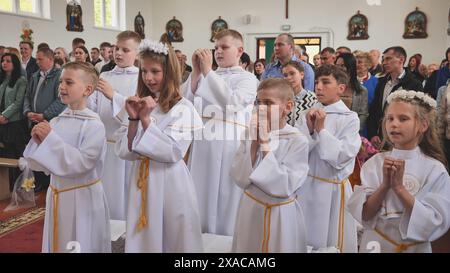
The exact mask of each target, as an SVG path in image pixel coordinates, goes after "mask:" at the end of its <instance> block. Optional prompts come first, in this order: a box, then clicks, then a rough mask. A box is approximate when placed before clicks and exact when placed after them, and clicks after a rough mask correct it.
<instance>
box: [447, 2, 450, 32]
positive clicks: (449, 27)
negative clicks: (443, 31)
mask: <svg viewBox="0 0 450 273" xmlns="http://www.w3.org/2000/svg"><path fill="white" fill-rule="evenodd" d="M447 35H449V36H450V8H449V9H448V28H447Z"/></svg>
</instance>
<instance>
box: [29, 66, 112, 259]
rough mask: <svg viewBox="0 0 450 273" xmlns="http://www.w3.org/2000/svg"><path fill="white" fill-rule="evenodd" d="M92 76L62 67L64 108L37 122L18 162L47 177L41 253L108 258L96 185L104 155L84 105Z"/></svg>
mask: <svg viewBox="0 0 450 273" xmlns="http://www.w3.org/2000/svg"><path fill="white" fill-rule="evenodd" d="M97 81H98V75H97V72H96V71H95V69H94V67H93V66H92V65H91V64H87V63H81V62H73V63H68V64H66V65H65V66H64V69H63V72H62V74H61V78H60V85H59V89H60V96H61V101H62V102H63V103H64V104H67V105H68V108H67V109H66V110H64V111H63V112H62V113H61V114H60V115H59V116H58V117H57V118H54V119H53V120H52V121H51V122H50V123H48V122H47V121H43V122H40V123H39V124H37V125H36V126H35V127H33V130H32V132H31V136H32V139H31V140H30V142H29V143H28V146H27V148H26V149H25V151H24V158H25V159H26V161H27V162H28V163H29V164H30V167H31V168H32V169H33V170H36V171H43V172H46V173H50V174H51V176H50V189H49V191H48V192H47V201H46V203H47V206H46V208H45V222H44V236H43V243H42V252H68V251H69V250H71V249H72V247H71V246H70V245H69V242H77V244H78V250H79V251H81V252H110V251H111V239H110V228H109V212H108V205H107V201H106V196H105V193H104V191H103V184H102V183H101V182H102V181H101V175H102V173H103V161H104V156H105V152H106V138H105V128H104V126H103V124H102V122H101V120H100V117H99V116H98V115H97V114H96V113H94V112H93V111H91V110H89V109H88V108H87V107H86V106H87V99H88V97H89V95H91V94H92V92H93V91H94V89H95V86H96V84H97Z"/></svg>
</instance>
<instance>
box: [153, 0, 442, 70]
mask: <svg viewBox="0 0 450 273" xmlns="http://www.w3.org/2000/svg"><path fill="white" fill-rule="evenodd" d="M368 2H377V1H374V0H369V1H368ZM379 2H381V5H380V6H369V5H368V4H367V1H366V0H345V1H342V0H341V1H337V0H336V1H332V0H314V1H300V0H290V19H288V20H286V19H284V18H285V15H284V10H285V9H284V1H274V0H246V1H244V0H226V1H224V0H153V9H152V11H153V15H152V18H153V20H152V21H153V24H152V29H153V33H154V34H155V36H156V37H155V38H159V36H160V35H161V34H162V33H163V32H164V31H165V24H166V22H167V21H169V20H170V19H171V18H172V17H173V16H176V17H177V19H179V20H180V21H181V22H182V23H183V27H184V33H183V34H184V39H185V40H184V42H183V43H175V44H174V45H175V47H176V48H179V49H181V50H182V51H184V52H186V53H188V54H189V55H190V54H191V53H192V52H193V51H194V50H195V49H196V48H199V47H207V48H212V47H213V44H212V43H210V42H209V39H210V33H211V32H210V27H211V23H212V22H213V21H214V20H215V19H217V18H218V16H222V18H223V19H224V20H226V21H227V22H228V25H229V27H230V28H233V29H236V30H239V31H240V32H241V33H243V34H244V36H245V38H246V41H245V43H246V51H247V52H248V53H249V54H250V56H251V58H252V59H254V58H255V56H256V40H255V37H256V36H271V35H267V34H274V35H273V36H276V33H281V32H282V31H281V25H284V24H290V25H292V29H291V33H294V34H296V33H300V34H301V33H304V32H310V31H311V29H314V28H316V27H320V28H324V29H331V30H333V32H334V42H333V41H332V38H333V37H331V36H333V35H332V34H329V33H328V34H327V33H322V34H323V35H324V38H325V40H324V42H325V44H324V45H323V46H328V45H330V46H333V47H337V46H341V45H346V46H349V47H350V48H351V49H352V50H355V49H361V50H370V49H373V48H378V49H381V50H384V49H385V48H387V47H389V46H393V45H401V46H403V47H405V49H406V50H407V52H408V55H409V56H411V55H412V54H414V53H418V52H420V53H422V55H424V62H425V63H429V62H440V60H441V59H443V58H444V53H445V50H446V49H447V47H448V46H449V40H450V38H448V37H447V34H446V33H447V31H446V30H447V27H448V9H449V1H448V0H380V1H379ZM416 6H417V7H419V9H420V10H421V11H423V12H424V13H425V14H426V15H427V17H428V34H429V36H428V38H427V39H414V40H405V39H403V37H402V36H403V30H404V20H405V18H406V16H407V14H408V13H410V12H412V11H414V10H415V7H416ZM358 10H361V13H363V14H365V15H366V16H367V17H368V20H369V35H370V38H369V40H364V41H348V40H347V39H346V37H347V34H348V33H347V31H348V30H347V24H348V20H349V19H350V17H351V16H353V15H354V14H356V12H357V11H358ZM246 14H250V15H252V23H251V24H249V25H244V23H243V16H244V15H246ZM312 32H317V30H313V31H312ZM260 34H266V35H260ZM296 35H297V34H296ZM328 36H330V40H329V42H328V40H327V37H328Z"/></svg>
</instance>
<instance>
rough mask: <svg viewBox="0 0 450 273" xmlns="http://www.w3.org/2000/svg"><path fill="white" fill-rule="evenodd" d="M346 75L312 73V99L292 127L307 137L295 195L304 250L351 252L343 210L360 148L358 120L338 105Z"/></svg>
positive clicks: (333, 70) (328, 69) (324, 70)
mask: <svg viewBox="0 0 450 273" xmlns="http://www.w3.org/2000/svg"><path fill="white" fill-rule="evenodd" d="M347 83H348V76H347V74H346V73H345V71H344V70H342V69H341V68H338V67H337V66H335V65H323V66H321V67H319V69H318V70H317V72H316V95H317V99H318V100H319V103H317V104H316V105H315V106H313V107H312V108H311V109H310V110H309V112H308V113H307V114H306V117H304V118H303V122H299V123H298V124H296V126H297V127H298V128H299V129H300V130H301V131H302V132H304V133H305V135H307V136H309V139H310V141H309V150H310V152H309V174H308V178H307V179H306V182H305V185H304V186H303V187H301V188H300V189H299V190H298V191H297V193H298V195H297V197H298V201H299V203H300V206H301V207H302V209H303V212H304V213H305V222H306V228H307V239H308V245H310V246H312V247H313V248H314V249H316V250H317V249H321V248H327V247H336V248H337V249H338V250H339V251H341V252H356V251H357V242H356V222H355V220H354V219H353V217H352V216H351V215H350V214H349V213H348V212H347V210H346V202H347V200H348V199H349V197H350V195H351V193H352V188H351V185H350V183H348V182H349V181H348V179H347V178H348V177H349V176H350V174H351V173H352V172H353V167H354V165H355V158H356V155H357V153H358V151H359V148H360V146H361V138H360V136H359V134H358V131H359V119H358V115H357V114H356V113H355V112H352V111H350V110H349V109H348V108H347V106H345V104H344V103H343V102H342V101H341V99H340V95H341V94H342V93H343V92H344V91H345V89H346V87H347Z"/></svg>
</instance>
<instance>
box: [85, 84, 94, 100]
mask: <svg viewBox="0 0 450 273" xmlns="http://www.w3.org/2000/svg"><path fill="white" fill-rule="evenodd" d="M93 92H94V86H93V85H92V84H88V85H87V86H86V90H85V91H84V93H83V95H84V96H85V97H89V96H90V95H92V93H93Z"/></svg>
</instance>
